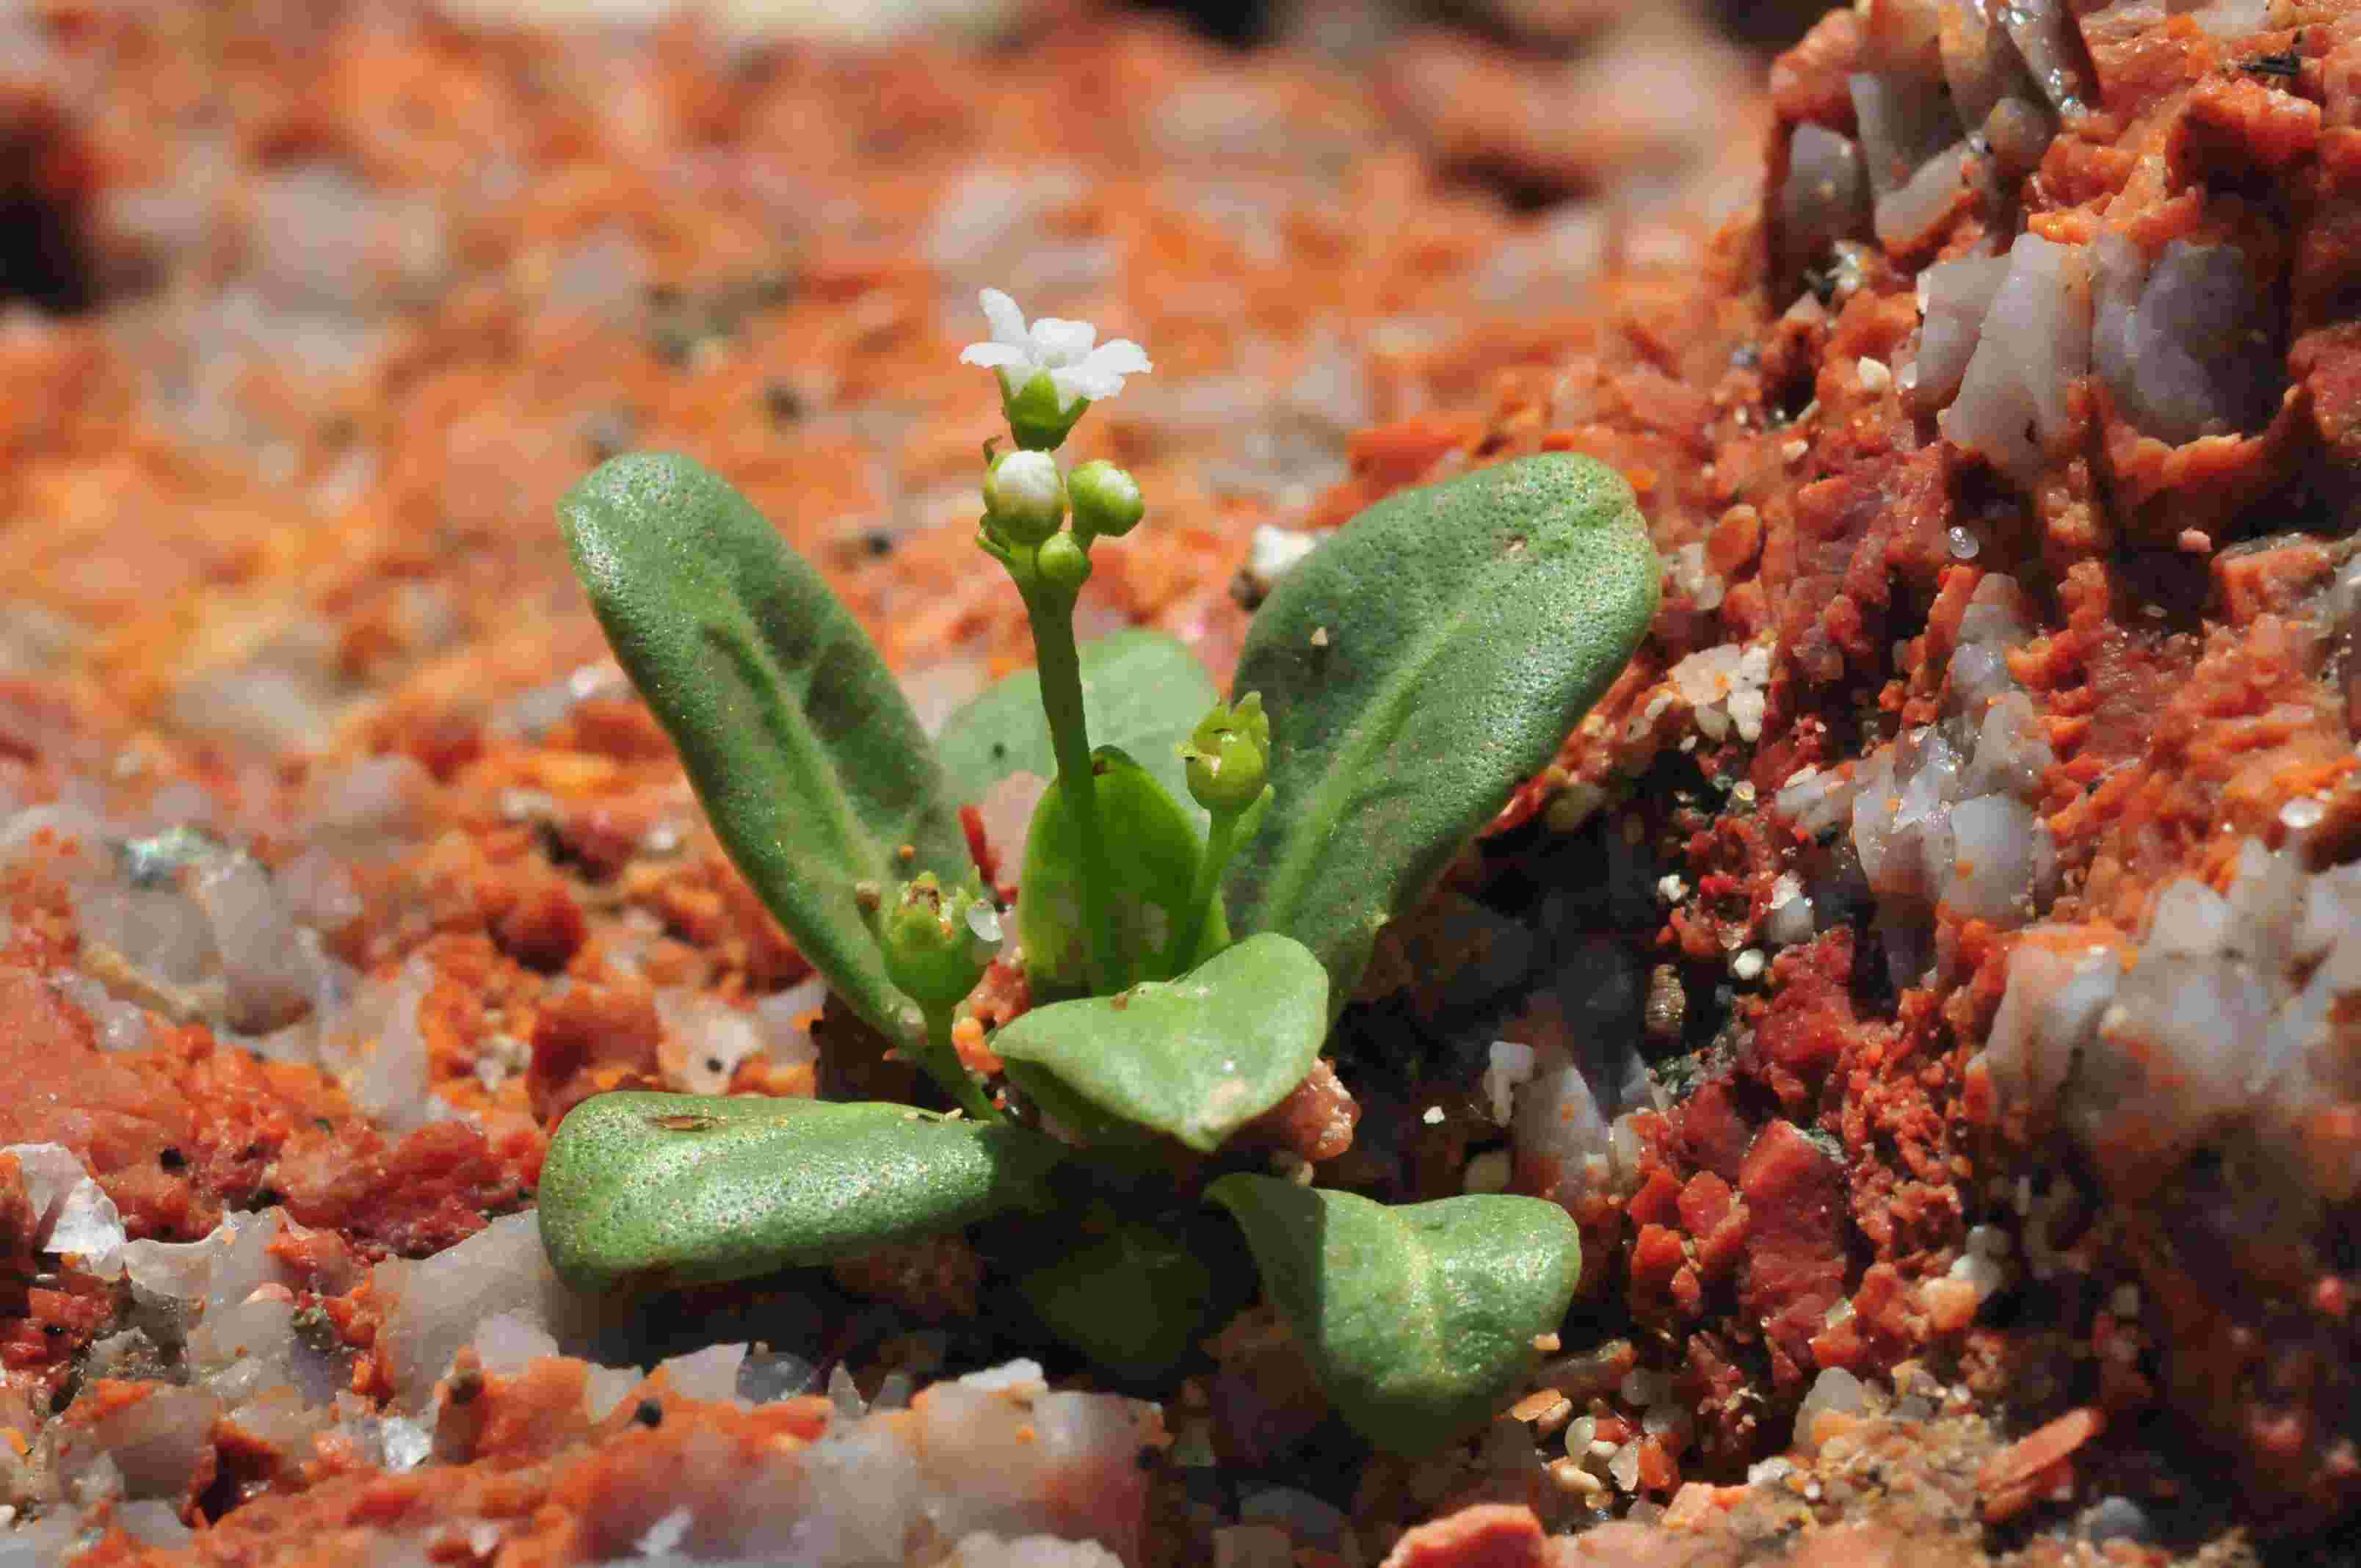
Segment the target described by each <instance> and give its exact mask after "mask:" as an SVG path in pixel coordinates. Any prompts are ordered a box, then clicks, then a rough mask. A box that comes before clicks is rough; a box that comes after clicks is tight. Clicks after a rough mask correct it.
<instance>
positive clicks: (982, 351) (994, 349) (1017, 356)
mask: <svg viewBox="0 0 2361 1568" xmlns="http://www.w3.org/2000/svg"><path fill="white" fill-rule="evenodd" d="M960 363H961V364H962V365H981V366H983V367H984V368H985V369H987V370H991V369H994V368H996V367H999V366H1003V365H1030V364H1032V363H1033V356H1032V355H1031V354H1029V353H1027V351H1025V350H1024V349H1022V348H1018V347H1016V346H1015V345H1011V344H1005V343H971V344H969V345H967V346H966V347H965V348H962V349H961V350H960Z"/></svg>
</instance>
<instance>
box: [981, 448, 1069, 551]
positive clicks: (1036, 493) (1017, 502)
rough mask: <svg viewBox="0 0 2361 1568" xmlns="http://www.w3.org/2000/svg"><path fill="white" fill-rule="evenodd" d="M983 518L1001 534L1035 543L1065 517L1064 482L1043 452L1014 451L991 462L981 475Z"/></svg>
mask: <svg viewBox="0 0 2361 1568" xmlns="http://www.w3.org/2000/svg"><path fill="white" fill-rule="evenodd" d="M983 511H984V521H985V522H986V523H987V524H988V525H989V526H991V527H992V528H994V529H995V530H996V531H998V532H999V533H1000V535H1001V537H1003V538H1005V539H1007V540H1010V541H1012V542H1013V543H1018V544H1038V543H1041V542H1042V541H1043V540H1045V539H1047V538H1049V536H1050V535H1051V534H1053V533H1055V532H1058V525H1059V524H1060V523H1061V522H1063V521H1065V519H1066V484H1065V481H1064V480H1063V479H1061V478H1060V477H1059V476H1058V460H1057V459H1056V458H1055V457H1052V456H1050V455H1049V454H1048V453H1047V452H1030V451H1017V452H1011V453H1009V454H1008V455H1005V456H1004V457H1001V458H999V459H997V460H996V461H994V464H993V465H992V467H991V468H990V469H989V470H988V471H987V472H986V473H985V475H984V477H983Z"/></svg>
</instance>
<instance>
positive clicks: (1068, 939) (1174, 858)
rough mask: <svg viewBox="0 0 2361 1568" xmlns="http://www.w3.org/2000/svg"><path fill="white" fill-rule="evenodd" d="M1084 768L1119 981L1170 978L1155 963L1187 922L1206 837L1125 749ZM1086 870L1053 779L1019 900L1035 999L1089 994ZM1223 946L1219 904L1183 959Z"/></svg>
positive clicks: (1097, 755)
mask: <svg viewBox="0 0 2361 1568" xmlns="http://www.w3.org/2000/svg"><path fill="white" fill-rule="evenodd" d="M1091 765H1092V766H1093V768H1094V769H1095V770H1096V773H1094V774H1093V778H1094V779H1095V780H1096V786H1095V787H1096V790H1097V795H1098V807H1099V820H1100V822H1101V823H1103V824H1104V827H1105V829H1106V839H1107V861H1108V864H1109V869H1110V870H1111V871H1113V872H1114V873H1115V896H1114V897H1113V898H1112V899H1111V900H1110V901H1109V902H1110V903H1111V904H1112V905H1114V910H1113V913H1114V916H1115V925H1116V928H1117V931H1118V934H1119V935H1120V937H1121V951H1122V953H1123V956H1124V963H1123V965H1122V969H1121V971H1120V972H1121V978H1120V983H1121V984H1124V985H1130V984H1132V983H1134V982H1136V981H1142V980H1170V978H1172V970H1167V969H1165V968H1164V967H1163V966H1162V962H1161V959H1162V956H1163V953H1164V948H1165V946H1166V944H1167V943H1168V942H1169V941H1170V939H1171V937H1172V934H1173V933H1174V932H1175V931H1177V930H1179V929H1180V927H1181V926H1182V923H1183V921H1184V920H1185V918H1186V916H1187V913H1188V909H1189V898H1190V894H1191V893H1192V892H1193V891H1194V889H1195V886H1196V880H1197V863H1198V861H1199V860H1200V859H1202V856H1203V855H1204V852H1205V845H1204V837H1203V835H1202V834H1201V833H1200V832H1199V831H1198V830H1197V828H1196V827H1195V826H1194V825H1193V824H1191V821H1190V820H1189V817H1188V810H1189V809H1190V808H1186V807H1183V806H1181V804H1180V801H1177V800H1175V799H1173V797H1172V795H1171V792H1170V791H1169V790H1167V789H1166V788H1165V787H1164V785H1163V784H1161V783H1160V782H1159V780H1158V779H1157V777H1156V775H1155V774H1154V773H1150V772H1148V769H1146V768H1144V767H1142V766H1141V765H1140V764H1139V763H1137V762H1134V761H1132V759H1131V758H1130V757H1129V756H1128V755H1126V753H1124V752H1123V751H1120V750H1118V749H1117V748H1115V747H1113V746H1101V747H1099V748H1098V749H1097V750H1096V751H1093V752H1092V753H1091ZM1186 798H1187V797H1186V796H1185V795H1184V796H1183V797H1182V799H1186ZM1203 815H1204V814H1203V813H1202V811H1201V812H1199V813H1198V816H1199V817H1201V818H1202V817H1203ZM1086 863H1087V862H1086V861H1084V859H1083V855H1082V824H1081V823H1080V822H1079V821H1077V820H1076V819H1075V817H1074V814H1073V811H1072V809H1071V807H1070V806H1068V805H1067V804H1066V788H1065V780H1064V779H1063V778H1060V779H1057V780H1055V781H1053V782H1052V783H1051V784H1050V785H1049V789H1048V790H1046V791H1044V792H1043V794H1042V795H1041V800H1040V803H1039V804H1038V805H1037V806H1034V808H1033V824H1032V826H1031V827H1030V828H1027V831H1026V835H1025V871H1024V875H1023V881H1022V883H1021V884H1020V885H1021V886H1022V887H1023V888H1024V895H1023V896H1022V897H1020V898H1019V899H1018V900H1017V901H1016V938H1017V941H1018V942H1019V943H1020V944H1022V946H1023V947H1024V949H1025V972H1026V974H1027V976H1028V977H1029V978H1030V979H1031V981H1032V982H1033V985H1034V988H1035V992H1036V993H1037V994H1039V995H1045V996H1052V997H1054V996H1061V995H1071V994H1073V993H1074V992H1080V991H1083V990H1086V989H1088V986H1087V981H1088V980H1089V972H1090V950H1089V949H1090V939H1089V937H1088V935H1087V934H1086V933H1085V932H1084V930H1083V928H1082V909H1083V907H1084V905H1083V902H1082V868H1083V866H1084V865H1085V864H1086ZM1229 940H1230V927H1229V922H1228V921H1227V919H1225V918H1224V916H1223V913H1222V909H1221V905H1220V902H1219V901H1218V900H1216V901H1215V903H1214V905H1213V910H1212V912H1211V913H1210V914H1209V915H1208V916H1207V918H1206V922H1205V928H1204V929H1203V930H1202V932H1200V933H1199V935H1198V938H1197V950H1196V952H1195V953H1194V954H1191V955H1190V956H1191V958H1192V959H1193V958H1202V957H1204V956H1205V955H1207V954H1211V953H1215V952H1219V951H1220V950H1221V949H1222V948H1224V947H1227V946H1228V945H1229ZM1185 967H1186V964H1185V963H1179V964H1176V965H1175V966H1174V968H1175V969H1179V968H1185Z"/></svg>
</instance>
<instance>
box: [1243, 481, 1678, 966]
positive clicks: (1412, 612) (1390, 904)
mask: <svg viewBox="0 0 2361 1568" xmlns="http://www.w3.org/2000/svg"><path fill="white" fill-rule="evenodd" d="M1658 573H1659V568H1658V565H1657V561H1656V554H1655V551H1654V550H1653V548H1652V547H1651V546H1650V544H1649V543H1648V532H1647V526H1646V522H1645V520H1644V519H1642V516H1641V515H1640V509H1639V506H1638V504H1637V502H1636V501H1635V500H1634V499H1633V497H1632V493H1631V486H1630V485H1628V484H1626V483H1625V482H1624V481H1623V478H1622V477H1621V476H1620V475H1619V474H1617V473H1616V472H1615V471H1614V470H1613V469H1611V468H1609V467H1608V466H1605V465H1604V464H1601V463H1598V462H1594V461H1592V460H1591V459H1589V458H1587V457H1577V456H1573V455H1566V454H1564V453H1547V454H1543V455H1539V456H1533V457H1524V458H1520V459H1517V460H1515V461H1513V462H1509V463H1502V464H1499V465H1498V466H1493V467H1489V468H1483V469H1478V470H1477V471H1476V472H1475V473H1472V474H1465V475H1462V476H1460V477H1456V478H1452V479H1446V480H1444V481H1443V482H1442V483H1441V484H1438V485H1430V486H1427V487H1425V488H1421V489H1416V490H1409V491H1404V492H1403V493H1401V494H1400V495H1395V496H1390V497H1389V498H1387V499H1384V500H1382V501H1379V502H1378V504H1377V505H1375V506H1373V507H1370V508H1369V509H1368V510H1366V511H1364V512H1362V513H1361V514H1360V516H1358V517H1357V518H1356V519H1354V521H1352V522H1351V523H1349V524H1347V525H1346V526H1345V529H1344V530H1343V531H1342V532H1339V533H1338V534H1337V535H1336V537H1334V539H1331V540H1329V541H1328V542H1327V543H1324V544H1323V545H1322V546H1321V547H1320V548H1319V549H1317V550H1315V551H1313V552H1312V554H1311V555H1310V556H1308V557H1307V558H1305V560H1304V561H1303V563H1302V564H1301V565H1299V566H1297V567H1296V568H1295V569H1294V570H1293V571H1291V572H1290V573H1289V574H1288V575H1287V576H1285V577H1283V578H1281V579H1280V581H1279V587H1277V589H1276V590H1274V591H1273V593H1272V594H1271V596H1270V598H1269V599H1268V601H1267V602H1265V604H1264V605H1263V607H1262V609H1261V611H1260V612H1259V613H1258V614H1257V615H1256V617H1255V619H1254V624H1253V627H1252V628H1251V629H1250V630H1249V631H1248V632H1247V635H1246V648H1245V651H1244V652H1243V653H1242V654H1241V656H1240V658H1239V662H1238V671H1237V678H1236V680H1235V683H1234V685H1235V689H1237V690H1239V691H1246V690H1249V689H1251V690H1255V691H1259V692H1260V693H1261V694H1262V700H1263V707H1264V708H1265V709H1266V710H1267V711H1268V714H1269V716H1270V729H1271V740H1272V754H1271V758H1270V764H1269V767H1270V782H1271V784H1272V786H1273V788H1274V789H1275V790H1276V792H1277V795H1278V806H1277V808H1276V809H1275V810H1274V811H1273V812H1272V813H1271V820H1270V822H1269V824H1268V826H1266V828H1264V830H1263V832H1262V833H1261V834H1260V835H1259V836H1257V838H1256V839H1254V840H1253V841H1252V842H1251V843H1249V844H1248V845H1247V846H1246V849H1245V850H1244V851H1243V852H1241V853H1240V854H1239V856H1238V857H1237V859H1236V860H1235V861H1232V862H1231V865H1230V871H1229V874H1228V877H1227V879H1226V886H1227V889H1228V893H1229V909H1230V914H1231V916H1232V918H1233V919H1235V921H1236V922H1237V925H1238V927H1239V928H1240V929H1242V930H1254V931H1284V932H1286V933H1287V934H1288V935H1289V936H1291V937H1293V938H1297V939H1298V940H1299V941H1301V942H1302V943H1304V944H1305V945H1306V946H1307V947H1309V948H1312V951H1314V952H1316V953H1318V954H1319V955H1320V958H1321V961H1322V962H1323V963H1325V964H1326V965H1327V966H1328V973H1329V977H1330V979H1331V981H1333V988H1332V991H1331V992H1330V995H1331V999H1332V1001H1333V1002H1334V1003H1335V1005H1337V1006H1339V1007H1342V1006H1343V1005H1344V1003H1345V1002H1346V1001H1347V1000H1349V999H1350V998H1351V996H1352V994H1353V992H1354V988H1355V987H1356V985H1357V984H1358V983H1359V981H1360V977H1361V971H1362V970H1363V969H1364V968H1365V967H1366V966H1367V962H1368V955H1369V948H1370V944H1371V943H1372V942H1373V941H1374V940H1375V938H1376V936H1377V932H1378V927H1381V926H1383V925H1384V924H1385V923H1386V921H1387V920H1389V919H1390V918H1391V917H1392V916H1395V915H1396V914H1399V913H1400V912H1401V910H1403V909H1404V908H1405V907H1406V906H1407V905H1410V904H1411V903H1413V902H1414V901H1416V900H1417V899H1418V898H1419V897H1420V896H1421V895H1422V894H1423V893H1424V892H1425V890H1426V888H1427V887H1428V886H1429V885H1430V884H1431V883H1433V879H1434V878H1435V877H1436V876H1437V875H1439V874H1440V873H1441V872H1442V871H1443V869H1444V867H1445V866H1446V865H1448V864H1449V863H1450V861H1451V859H1452V857H1453V856H1454V855H1455V854H1456V853H1457V852H1458V851H1459V850H1460V848H1461V847H1462V846H1463V845H1465V844H1466V842H1467V840H1468V839H1470V838H1471V837H1473V836H1474V834H1475V833H1476V831H1477V829H1478V828H1481V827H1483V825H1484V824H1485V823H1486V822H1487V821H1488V820H1489V819H1490V818H1491V817H1493V815H1494V814H1495V813H1497V812H1498V811H1499V809H1500V807H1501V806H1503V805H1505V804H1506V803H1507V801H1508V798H1509V795H1510V792H1511V791H1513V790H1514V789H1515V788H1516V786H1517V785H1518V784H1520V783H1521V782H1522V781H1524V780H1525V779H1527V778H1530V777H1532V775H1533V774H1534V773H1538V772H1540V771H1541V769H1542V768H1543V767H1544V766H1546V765H1547V764H1548V762H1549V761H1550V759H1551V757H1553V756H1554V755H1555V753H1556V751H1557V748H1558V747H1559V745H1560V744H1561V743H1563V742H1564V740H1565V737H1566V736H1567V734H1568V733H1570V732H1571V731H1572V730H1573V729H1574V726H1575V724H1576V721H1577V720H1579V719H1580V718H1581V717H1582V715H1583V713H1584V712H1585V711H1586V710H1587V709H1588V707H1590V705H1591V704H1592V703H1594V702H1596V701H1597V700H1598V697H1599V696H1600V695H1601V694H1602V693H1604V692H1605V691H1606V689H1607V687H1608V685H1609V684H1610V683H1611V682H1612V681H1613V680H1614V679H1615V676H1616V674H1617V673H1618V672H1620V670H1621V669H1622V668H1623V666H1624V664H1625V663H1626V662H1628V661H1629V660H1630V658H1631V653H1632V652H1633V650H1635V649H1636V648H1637V647H1638V646H1639V645H1640V641H1641V639H1642V637H1644V636H1645V635H1646V634H1647V630H1648V623H1649V621H1650V620H1651V619H1653V616H1654V614H1655V609H1656V596H1657V591H1658V587H1657V578H1658Z"/></svg>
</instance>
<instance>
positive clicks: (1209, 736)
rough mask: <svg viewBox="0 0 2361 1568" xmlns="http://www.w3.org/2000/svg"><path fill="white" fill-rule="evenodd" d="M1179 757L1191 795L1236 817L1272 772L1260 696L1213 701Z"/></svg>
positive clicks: (1252, 694) (1251, 694) (1213, 809)
mask: <svg viewBox="0 0 2361 1568" xmlns="http://www.w3.org/2000/svg"><path fill="white" fill-rule="evenodd" d="M1180 760H1181V761H1182V762H1186V763H1188V764H1189V794H1190V795H1191V796H1192V797H1193V798H1194V799H1195V800H1196V802H1197V804H1198V805H1200V806H1203V807H1204V808H1205V809H1206V810H1208V811H1211V812H1214V813H1217V814H1219V815H1221V816H1224V817H1235V816H1236V815H1237V814H1238V813H1239V812H1242V811H1244V810H1245V809H1246V807H1248V806H1252V805H1253V804H1254V803H1255V801H1256V799H1257V797H1258V796H1259V795H1261V794H1262V791H1263V785H1264V784H1266V783H1268V780H1269V776H1270V718H1269V717H1268V715H1266V714H1265V713H1264V712H1263V710H1262V694H1261V693H1260V692H1248V693H1246V696H1242V697H1240V698H1239V699H1238V700H1237V702H1236V703H1235V705H1232V704H1228V703H1218V702H1217V703H1215V704H1214V705H1213V712H1211V713H1208V714H1207V715H1205V717H1204V718H1202V719H1201V720H1199V721H1198V724H1197V728H1196V729H1194V730H1192V731H1191V732H1190V735H1189V740H1188V742H1187V743H1186V744H1185V745H1183V746H1182V747H1181V748H1180Z"/></svg>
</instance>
